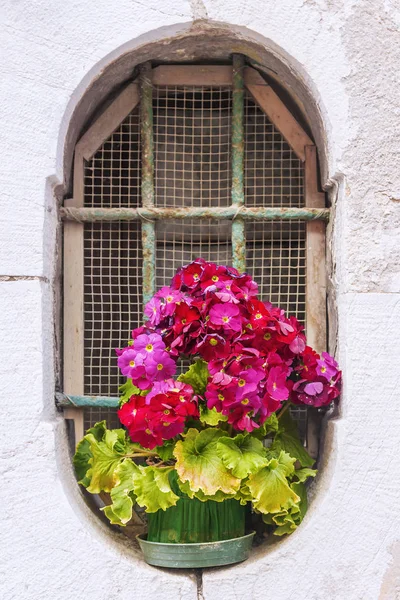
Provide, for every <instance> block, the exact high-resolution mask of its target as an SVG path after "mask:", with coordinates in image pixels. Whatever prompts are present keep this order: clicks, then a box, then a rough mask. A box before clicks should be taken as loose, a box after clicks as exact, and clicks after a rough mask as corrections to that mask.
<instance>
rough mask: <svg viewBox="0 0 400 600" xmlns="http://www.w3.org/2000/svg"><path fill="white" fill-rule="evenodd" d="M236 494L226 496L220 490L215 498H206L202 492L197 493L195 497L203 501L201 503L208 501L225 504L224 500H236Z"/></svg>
mask: <svg viewBox="0 0 400 600" xmlns="http://www.w3.org/2000/svg"><path fill="white" fill-rule="evenodd" d="M235 496H236V494H225V493H224V492H221V490H218V491H217V492H216V493H215V494H214V495H213V496H206V494H204V493H203V492H202V491H201V490H198V492H195V494H194V497H195V498H198V500H201V502H207V501H208V500H212V501H213V502H223V501H224V500H229V499H230V498H235Z"/></svg>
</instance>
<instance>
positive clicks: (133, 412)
mask: <svg viewBox="0 0 400 600" xmlns="http://www.w3.org/2000/svg"><path fill="white" fill-rule="evenodd" d="M136 413H137V410H136V408H134V409H133V411H132V414H133V416H134V417H136Z"/></svg>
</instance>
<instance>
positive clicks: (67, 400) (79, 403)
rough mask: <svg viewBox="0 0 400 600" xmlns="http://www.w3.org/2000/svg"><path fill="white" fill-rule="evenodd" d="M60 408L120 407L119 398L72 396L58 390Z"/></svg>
mask: <svg viewBox="0 0 400 600" xmlns="http://www.w3.org/2000/svg"><path fill="white" fill-rule="evenodd" d="M56 405H57V406H58V408H83V407H85V408H118V406H119V398H109V397H108V396H72V395H70V394H63V393H62V392H56Z"/></svg>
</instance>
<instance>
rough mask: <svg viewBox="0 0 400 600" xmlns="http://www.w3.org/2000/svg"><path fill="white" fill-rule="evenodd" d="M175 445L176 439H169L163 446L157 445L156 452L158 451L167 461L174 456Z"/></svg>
mask: <svg viewBox="0 0 400 600" xmlns="http://www.w3.org/2000/svg"><path fill="white" fill-rule="evenodd" d="M174 447H175V441H174V440H168V441H166V442H164V444H163V445H162V446H156V447H155V448H154V452H157V454H158V456H159V457H160V458H161V459H162V460H164V461H167V460H170V459H171V458H172V457H173V455H174Z"/></svg>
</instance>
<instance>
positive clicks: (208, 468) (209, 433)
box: [174, 428, 240, 496]
mask: <svg viewBox="0 0 400 600" xmlns="http://www.w3.org/2000/svg"><path fill="white" fill-rule="evenodd" d="M223 436H224V433H223V432H222V431H220V430H219V429H212V428H210V429H204V430H203V431H201V432H199V431H197V429H193V428H192V429H189V431H188V433H187V434H186V436H185V439H184V441H179V442H177V444H176V446H175V450H174V456H175V458H176V459H177V462H176V470H177V472H178V475H179V478H180V479H181V481H182V482H185V481H188V482H189V486H190V489H191V490H192V491H193V492H197V491H199V490H201V491H202V492H203V493H204V494H205V495H206V496H213V495H214V494H215V493H216V492H217V491H218V490H221V491H222V492H224V493H225V494H235V493H236V491H237V490H238V488H239V485H240V479H238V478H237V477H234V476H233V475H232V474H231V473H230V472H229V471H228V470H227V469H226V467H225V466H224V463H223V462H222V460H221V458H220V457H219V456H218V454H217V443H218V440H219V439H220V438H221V437H223Z"/></svg>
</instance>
